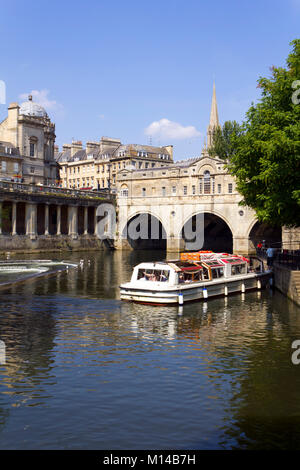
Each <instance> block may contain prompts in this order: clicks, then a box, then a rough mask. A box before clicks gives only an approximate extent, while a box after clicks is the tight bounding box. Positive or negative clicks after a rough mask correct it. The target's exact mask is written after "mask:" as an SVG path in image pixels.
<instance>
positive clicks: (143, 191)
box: [142, 188, 146, 197]
mask: <svg viewBox="0 0 300 470" xmlns="http://www.w3.org/2000/svg"><path fill="white" fill-rule="evenodd" d="M142 196H143V197H145V196H146V188H142Z"/></svg>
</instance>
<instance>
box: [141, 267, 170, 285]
mask: <svg viewBox="0 0 300 470" xmlns="http://www.w3.org/2000/svg"><path fill="white" fill-rule="evenodd" d="M169 275H170V271H167V270H161V269H139V270H138V276H137V279H138V280H143V281H156V282H166V281H168V280H169Z"/></svg>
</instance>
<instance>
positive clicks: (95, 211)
mask: <svg viewBox="0 0 300 470" xmlns="http://www.w3.org/2000/svg"><path fill="white" fill-rule="evenodd" d="M94 234H95V235H97V207H95V208H94Z"/></svg>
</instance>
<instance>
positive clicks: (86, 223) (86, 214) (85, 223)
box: [83, 207, 89, 235]
mask: <svg viewBox="0 0 300 470" xmlns="http://www.w3.org/2000/svg"><path fill="white" fill-rule="evenodd" d="M88 210H89V208H88V207H85V208H84V232H83V233H84V235H87V234H88Z"/></svg>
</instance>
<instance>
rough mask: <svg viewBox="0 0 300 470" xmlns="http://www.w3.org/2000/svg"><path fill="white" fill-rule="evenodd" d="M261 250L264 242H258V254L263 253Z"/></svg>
mask: <svg viewBox="0 0 300 470" xmlns="http://www.w3.org/2000/svg"><path fill="white" fill-rule="evenodd" d="M261 250H262V243H261V242H258V244H257V247H256V252H257V254H258V255H261Z"/></svg>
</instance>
